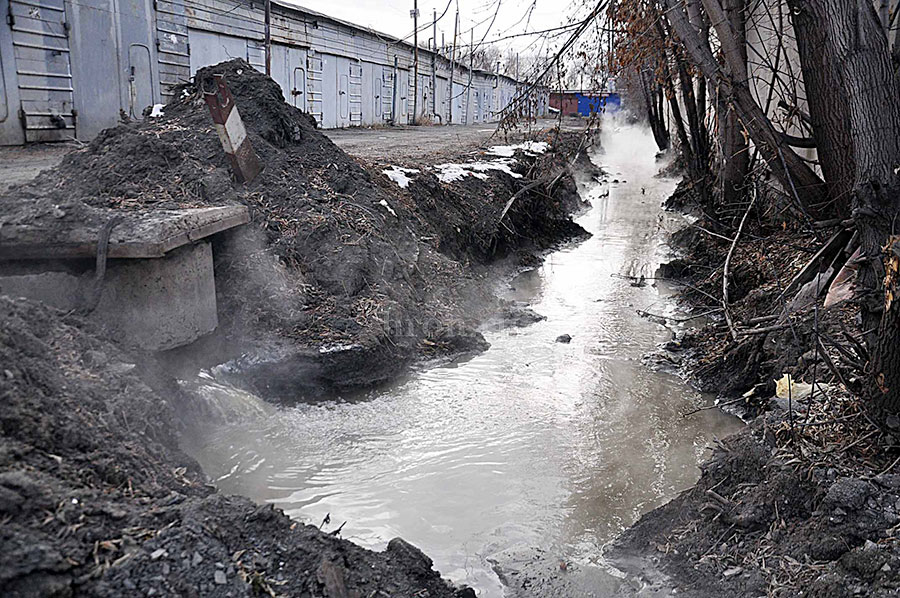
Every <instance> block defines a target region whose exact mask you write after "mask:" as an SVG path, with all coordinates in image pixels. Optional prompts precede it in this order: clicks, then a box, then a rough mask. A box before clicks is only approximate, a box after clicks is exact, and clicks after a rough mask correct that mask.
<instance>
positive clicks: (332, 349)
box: [319, 343, 360, 354]
mask: <svg viewBox="0 0 900 598" xmlns="http://www.w3.org/2000/svg"><path fill="white" fill-rule="evenodd" d="M359 346H360V345H358V344H356V343H353V344H349V345H323V346H321V347H319V353H323V354H324V353H340V352H343V351H352V350H353V349H356V348H357V347H359Z"/></svg>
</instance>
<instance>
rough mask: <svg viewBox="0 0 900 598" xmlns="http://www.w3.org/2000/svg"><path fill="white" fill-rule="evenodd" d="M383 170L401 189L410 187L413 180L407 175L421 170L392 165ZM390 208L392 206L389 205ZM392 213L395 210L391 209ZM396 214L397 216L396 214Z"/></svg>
mask: <svg viewBox="0 0 900 598" xmlns="http://www.w3.org/2000/svg"><path fill="white" fill-rule="evenodd" d="M381 172H383V173H384V174H385V176H387V178H389V179H391V180H392V181H394V182H395V183H397V185H398V186H399V187H400V188H401V189H406V188H407V187H409V182H410V181H411V180H412V179H411V178H409V177H408V176H406V175H408V174H418V173H419V171H418V170H416V169H415V168H400V167H399V166H391V167H390V168H387V169H386V170H382V171H381ZM388 209H390V207H388ZM391 213H393V210H391ZM394 215H395V216H396V214H394Z"/></svg>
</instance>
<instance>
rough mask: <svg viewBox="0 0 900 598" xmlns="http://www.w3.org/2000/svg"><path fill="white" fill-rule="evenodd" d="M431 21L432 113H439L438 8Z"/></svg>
mask: <svg viewBox="0 0 900 598" xmlns="http://www.w3.org/2000/svg"><path fill="white" fill-rule="evenodd" d="M432 18H433V19H434V20H433V21H432V23H431V39H433V40H434V47H433V48H432V49H431V114H432V115H435V114H437V9H435V11H434V15H433V17H432ZM441 124H443V123H441Z"/></svg>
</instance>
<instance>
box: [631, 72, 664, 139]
mask: <svg viewBox="0 0 900 598" xmlns="http://www.w3.org/2000/svg"><path fill="white" fill-rule="evenodd" d="M638 77H639V78H640V81H641V95H642V97H643V98H644V108H645V109H646V111H647V121H648V122H649V124H650V131H651V132H652V133H653V140H654V141H656V146H657V147H658V148H659V149H660V151H665V150H667V149H669V131H668V130H666V123H665V122H664V120H663V104H662V90H661V89H660V88H659V84H658V83H657V82H656V80H655V79H654V78H653V75H652V74H651V73H648V72H647V71H646V70H641V71H640V73H639V74H638Z"/></svg>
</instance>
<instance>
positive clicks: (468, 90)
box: [465, 27, 475, 124]
mask: <svg viewBox="0 0 900 598" xmlns="http://www.w3.org/2000/svg"><path fill="white" fill-rule="evenodd" d="M474 60H475V28H474V27H472V29H470V30H469V83H468V84H467V85H466V122H465V124H469V114H471V113H472V106H470V100H471V99H472V62H473V61H474Z"/></svg>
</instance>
